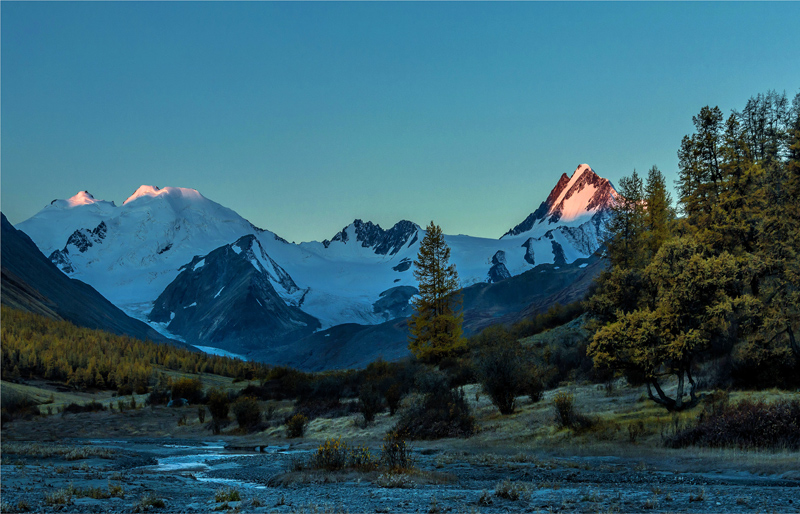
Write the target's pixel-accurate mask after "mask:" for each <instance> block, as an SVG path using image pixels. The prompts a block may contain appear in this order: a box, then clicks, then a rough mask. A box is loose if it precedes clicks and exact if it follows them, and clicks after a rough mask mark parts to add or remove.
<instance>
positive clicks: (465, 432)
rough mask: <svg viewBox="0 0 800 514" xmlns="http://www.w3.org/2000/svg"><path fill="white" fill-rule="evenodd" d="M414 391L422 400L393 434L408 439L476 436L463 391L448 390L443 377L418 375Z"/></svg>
mask: <svg viewBox="0 0 800 514" xmlns="http://www.w3.org/2000/svg"><path fill="white" fill-rule="evenodd" d="M417 387H418V389H419V390H420V392H421V393H422V394H423V395H424V396H423V400H422V402H421V404H418V405H414V406H412V407H409V408H408V409H406V410H405V411H404V412H403V413H402V414H401V416H400V420H399V421H398V422H397V425H395V427H394V431H395V432H399V433H402V434H404V435H405V436H406V437H407V438H408V439H440V438H442V437H468V436H470V435H472V434H473V433H474V432H475V419H474V418H473V417H472V413H471V411H470V408H469V404H468V403H467V401H466V398H465V397H464V391H463V389H458V390H455V389H451V388H450V385H449V381H448V379H447V376H446V375H445V374H444V373H442V372H440V371H428V372H427V373H422V374H420V376H419V377H418V379H417Z"/></svg>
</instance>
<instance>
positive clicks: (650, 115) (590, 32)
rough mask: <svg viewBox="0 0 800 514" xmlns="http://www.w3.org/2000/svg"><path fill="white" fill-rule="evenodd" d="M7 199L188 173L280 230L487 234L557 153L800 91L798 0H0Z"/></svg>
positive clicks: (176, 182)
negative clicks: (402, 225)
mask: <svg viewBox="0 0 800 514" xmlns="http://www.w3.org/2000/svg"><path fill="white" fill-rule="evenodd" d="M0 11H1V12H0V15H1V16H2V33H1V38H2V41H1V43H2V47H1V50H0V58H1V60H0V63H1V64H0V73H1V75H0V80H1V81H0V94H1V95H2V96H1V97H0V102H1V104H0V105H1V111H2V112H1V113H0V114H1V118H0V120H1V121H0V123H2V128H1V131H0V140H1V141H0V143H1V144H2V154H1V157H0V173H2V175H0V176H1V177H2V178H1V180H2V210H3V212H4V213H5V214H6V215H7V216H8V218H9V219H10V221H11V222H12V223H18V222H20V221H23V220H24V219H27V218H28V217H30V216H31V215H33V214H35V213H36V212H38V211H39V210H40V209H41V208H42V207H43V206H44V205H46V204H47V203H49V202H50V201H51V200H53V199H54V198H67V197H70V196H72V195H73V194H75V193H76V192H78V191H80V190H88V191H89V192H91V193H92V194H93V195H94V196H95V197H96V198H102V199H105V200H114V201H116V202H117V204H120V203H121V202H122V201H123V200H124V199H125V198H126V197H127V196H129V195H130V194H131V193H133V191H134V190H135V189H136V188H137V187H138V186H139V185H141V184H152V185H157V186H160V187H164V186H181V187H192V188H196V189H198V190H199V191H200V192H201V193H203V194H204V195H205V196H206V197H208V198H210V199H212V200H215V201H217V202H219V203H221V204H223V205H225V206H227V207H230V208H232V209H234V210H236V211H237V212H239V213H240V214H241V215H242V216H244V217H245V218H247V219H249V220H250V221H251V222H253V223H254V224H256V225H258V226H261V227H263V228H267V229H270V230H272V231H275V232H277V233H278V234H280V235H281V236H283V237H285V238H287V239H289V240H295V241H298V242H299V241H305V240H311V239H317V240H320V239H324V238H330V237H331V236H333V234H334V233H335V232H336V231H338V230H339V229H341V228H342V227H343V226H345V225H347V224H348V223H350V222H351V221H352V220H353V219H354V218H362V219H364V220H372V221H374V222H377V223H380V224H381V226H383V227H385V228H388V227H390V226H391V225H392V224H394V223H395V222H396V221H399V220H400V219H410V220H412V221H415V222H417V223H419V224H421V225H424V224H427V222H428V221H430V220H431V219H433V220H435V221H436V222H437V223H438V224H440V225H441V226H442V228H443V230H444V231H445V232H446V233H449V234H457V233H466V234H470V235H478V236H486V237H499V236H500V235H502V234H503V233H504V232H505V231H506V230H507V229H508V228H510V227H512V226H514V225H516V224H517V223H518V222H520V221H521V220H522V219H524V218H525V216H526V215H527V214H529V213H530V212H532V211H533V210H534V209H535V208H536V207H537V206H538V204H539V203H540V202H541V201H542V200H544V198H545V197H546V195H547V193H548V192H549V191H550V189H551V188H552V186H553V185H555V182H556V181H557V180H558V177H559V176H560V175H561V173H564V172H566V173H568V174H570V173H572V171H573V170H574V169H575V168H576V167H577V165H578V164H580V163H583V162H586V163H588V164H590V165H591V166H592V167H593V168H594V169H595V171H597V172H598V173H599V174H600V175H602V176H604V177H607V178H609V179H611V180H612V181H614V182H617V181H618V180H619V178H620V177H622V176H625V175H629V174H630V173H631V172H632V171H633V169H634V168H635V169H637V170H639V171H641V172H646V170H647V169H649V167H650V166H652V165H653V164H656V165H658V166H659V168H661V169H662V170H663V171H664V172H665V173H666V175H667V177H668V178H669V179H674V178H675V177H676V172H677V157H676V152H677V150H678V146H679V144H680V140H681V137H682V136H683V135H684V134H687V133H689V132H690V131H691V128H692V125H691V118H692V116H693V115H695V114H697V113H698V112H699V110H700V108H701V107H703V106H705V105H718V106H719V107H720V108H721V109H722V110H723V111H724V112H726V113H729V112H730V110H731V109H740V108H742V107H743V106H744V104H745V102H746V101H747V99H748V98H749V97H750V96H752V95H755V94H757V93H762V92H766V91H767V90H769V89H776V90H778V91H786V93H787V95H789V96H790V97H793V96H794V95H795V94H796V93H797V92H798V91H800V58H798V56H799V55H800V38H798V37H797V29H796V21H797V20H798V19H800V3H797V2H785V3H783V2H781V3H728V2H719V3H716V2H715V3H630V2H623V3H573V2H567V3H541V2H534V3H517V2H512V3H451V2H445V3H388V4H386V3H362V2H356V3H327V2H326V3H294V2H289V3H266V2H247V3H228V2H221V3H218V2H201V3H191V2H176V3H160V2H152V3H151V2H141V3H140V2H135V3H134V2H120V3H118V2H110V3H104V2H84V3H43V2H31V3H16V2H6V1H3V2H2V3H1V4H0Z"/></svg>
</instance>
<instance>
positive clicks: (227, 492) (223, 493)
mask: <svg viewBox="0 0 800 514" xmlns="http://www.w3.org/2000/svg"><path fill="white" fill-rule="evenodd" d="M241 500H242V495H241V494H239V489H237V488H235V487H220V488H219V489H217V490H216V491H215V492H214V501H215V502H217V503H222V502H238V501H241Z"/></svg>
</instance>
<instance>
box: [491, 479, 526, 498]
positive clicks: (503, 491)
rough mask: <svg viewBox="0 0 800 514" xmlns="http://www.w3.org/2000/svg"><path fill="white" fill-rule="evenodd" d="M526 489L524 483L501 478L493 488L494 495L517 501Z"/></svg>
mask: <svg viewBox="0 0 800 514" xmlns="http://www.w3.org/2000/svg"><path fill="white" fill-rule="evenodd" d="M527 492H528V491H527V489H526V488H525V486H524V485H522V484H520V483H517V482H512V481H510V480H503V481H502V482H500V483H498V484H497V485H496V486H495V488H494V495H495V496H497V497H498V498H505V499H506V500H511V501H517V500H519V499H520V498H522V497H523V496H524V495H525V494H526V493H527Z"/></svg>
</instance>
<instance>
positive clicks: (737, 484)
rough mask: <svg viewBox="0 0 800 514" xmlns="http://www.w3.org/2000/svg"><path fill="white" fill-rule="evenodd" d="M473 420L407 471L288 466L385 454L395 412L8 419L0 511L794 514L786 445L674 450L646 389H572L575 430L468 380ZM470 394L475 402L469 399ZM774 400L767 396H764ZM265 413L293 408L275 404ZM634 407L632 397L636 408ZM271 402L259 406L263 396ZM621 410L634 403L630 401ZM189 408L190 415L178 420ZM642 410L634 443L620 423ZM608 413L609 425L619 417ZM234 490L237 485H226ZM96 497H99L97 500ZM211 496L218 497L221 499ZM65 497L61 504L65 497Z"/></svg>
mask: <svg viewBox="0 0 800 514" xmlns="http://www.w3.org/2000/svg"><path fill="white" fill-rule="evenodd" d="M465 390H466V394H467V396H468V397H469V398H470V404H471V405H472V406H473V409H474V412H475V415H476V418H477V420H478V423H479V426H480V430H479V432H478V434H477V435H475V436H473V437H471V438H469V439H445V440H439V441H415V442H413V450H412V457H413V460H414V470H413V471H410V472H406V473H402V474H395V475H393V474H392V473H390V472H387V471H381V470H375V471H352V470H351V471H348V470H343V471H324V470H323V471H313V470H312V471H300V472H297V471H292V469H293V466H294V464H293V463H294V462H295V461H296V460H297V459H303V458H307V457H308V456H309V455H312V454H313V453H314V452H315V451H316V449H317V447H318V446H320V445H321V444H322V443H323V442H324V441H325V440H326V439H328V438H331V437H340V438H342V439H343V440H346V441H347V442H348V443H350V444H351V445H363V446H366V447H368V448H370V449H371V450H372V451H373V453H375V454H379V453H380V447H381V445H382V444H384V441H383V434H384V433H385V432H386V431H387V430H389V429H390V427H391V425H392V423H393V420H392V419H391V417H390V416H389V415H388V414H387V413H384V414H380V415H379V416H378V418H377V420H376V422H375V423H374V425H372V426H369V427H366V428H361V427H360V426H359V422H358V419H357V417H358V416H357V415H349V416H344V417H340V418H324V417H323V418H317V419H315V420H313V421H312V422H311V423H310V424H309V427H308V430H307V432H306V435H305V437H303V438H301V439H287V438H286V433H285V426H283V425H282V424H281V423H278V424H276V425H275V426H274V427H273V428H271V429H267V430H265V431H263V432H260V433H257V434H249V435H242V434H237V433H236V428H235V426H234V425H235V424H232V425H231V426H230V427H228V429H226V430H225V431H223V433H222V434H221V435H219V436H214V435H212V434H210V433H209V431H208V428H207V426H205V424H203V423H199V422H198V420H197V417H196V409H195V408H194V407H180V408H167V407H163V406H162V407H155V408H149V407H144V408H139V409H134V410H126V411H125V412H98V413H84V414H67V415H64V416H51V417H45V418H41V419H33V420H30V421H17V422H14V423H12V424H10V425H6V426H5V427H4V429H3V457H2V473H3V482H2V486H0V488H1V489H0V492H1V493H2V500H3V502H4V508H3V511H4V512H5V511H14V510H15V508H16V506H17V505H20V504H22V503H21V502H24V503H25V504H26V505H27V506H28V507H29V508H30V510H32V511H48V512H49V511H55V510H58V511H60V512H98V511H132V510H135V509H137V508H139V509H145V508H146V505H147V503H148V502H151V503H153V502H157V501H158V500H160V501H162V502H163V505H164V506H163V507H161V508H158V507H150V509H153V510H155V511H163V510H166V511H170V512H171V511H176V510H178V511H181V512H209V511H214V510H220V511H232V510H240V511H246V512H396V511H402V512H431V511H438V512H464V511H471V512H487V513H492V512H507V511H524V512H592V513H593V512H611V511H613V512H765V511H767V512H797V511H798V510H800V505H798V504H797V497H798V493H800V472H799V471H798V469H797V466H796V453H794V452H782V451H777V452H763V453H761V452H755V453H752V452H746V453H742V452H739V451H735V450H701V451H693V452H686V451H684V450H670V449H666V448H663V447H662V446H661V444H660V440H661V437H662V434H661V433H660V432H661V431H664V430H667V429H668V428H667V427H668V426H669V425H671V424H672V420H671V419H670V418H669V416H665V415H663V414H659V413H658V412H657V411H656V410H654V409H653V408H652V407H651V406H648V404H647V403H645V402H643V401H641V400H639V401H637V400H636V397H637V396H638V395H639V393H640V391H639V390H637V389H633V388H629V387H626V386H624V384H617V387H616V388H615V389H614V390H613V392H612V393H610V394H609V393H607V392H606V391H604V390H599V389H598V388H596V387H594V386H577V387H576V386H571V387H568V388H567V390H569V391H570V392H572V393H574V394H575V395H576V397H578V398H580V399H581V400H580V409H581V410H582V411H583V412H587V413H591V414H592V415H594V416H598V417H599V418H601V419H602V420H604V425H603V428H602V429H600V431H594V432H593V433H591V434H579V433H575V432H573V431H571V430H569V429H567V430H564V429H558V428H556V427H555V426H554V425H553V418H552V416H553V414H552V398H553V397H554V396H555V394H557V393H558V392H560V391H561V389H559V390H557V391H552V392H548V393H547V394H546V395H545V398H544V399H543V400H542V401H540V402H538V403H536V404H534V403H529V402H528V401H527V400H525V399H522V398H520V400H519V401H520V408H519V410H518V412H517V413H515V414H514V415H512V416H509V417H504V418H503V419H500V416H498V414H497V413H496V411H495V410H494V408H493V407H492V405H491V403H490V402H489V401H488V400H487V399H486V398H485V397H483V396H481V395H479V394H476V393H479V392H480V391H479V390H478V389H477V388H475V387H474V386H467V387H466V388H465ZM476 398H478V399H477V401H476ZM773 399H777V397H773ZM271 405H272V407H273V408H274V410H273V412H274V414H273V415H274V416H275V418H280V417H281V413H282V412H288V411H289V410H291V404H290V403H288V402H283V403H280V402H279V403H275V404H271ZM631 405H632V406H631ZM265 406H266V405H265ZM629 406H630V407H629ZM181 419H185V420H186V421H185V422H184V423H181V422H180V421H179V420H181ZM636 420H644V421H645V422H646V429H645V430H644V431H643V433H642V434H641V435H640V436H639V438H638V439H637V440H636V441H635V442H632V441H630V437H629V433H628V431H627V430H625V429H624V428H622V427H623V426H627V424H628V423H635V422H636ZM614 423H618V424H619V426H618V428H616V429H615V428H614ZM234 491H235V494H234V493H233V492H234ZM112 493H113V494H112ZM92 496H94V497H92ZM215 497H216V498H215ZM62 500H63V503H59V502H61V501H62Z"/></svg>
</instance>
